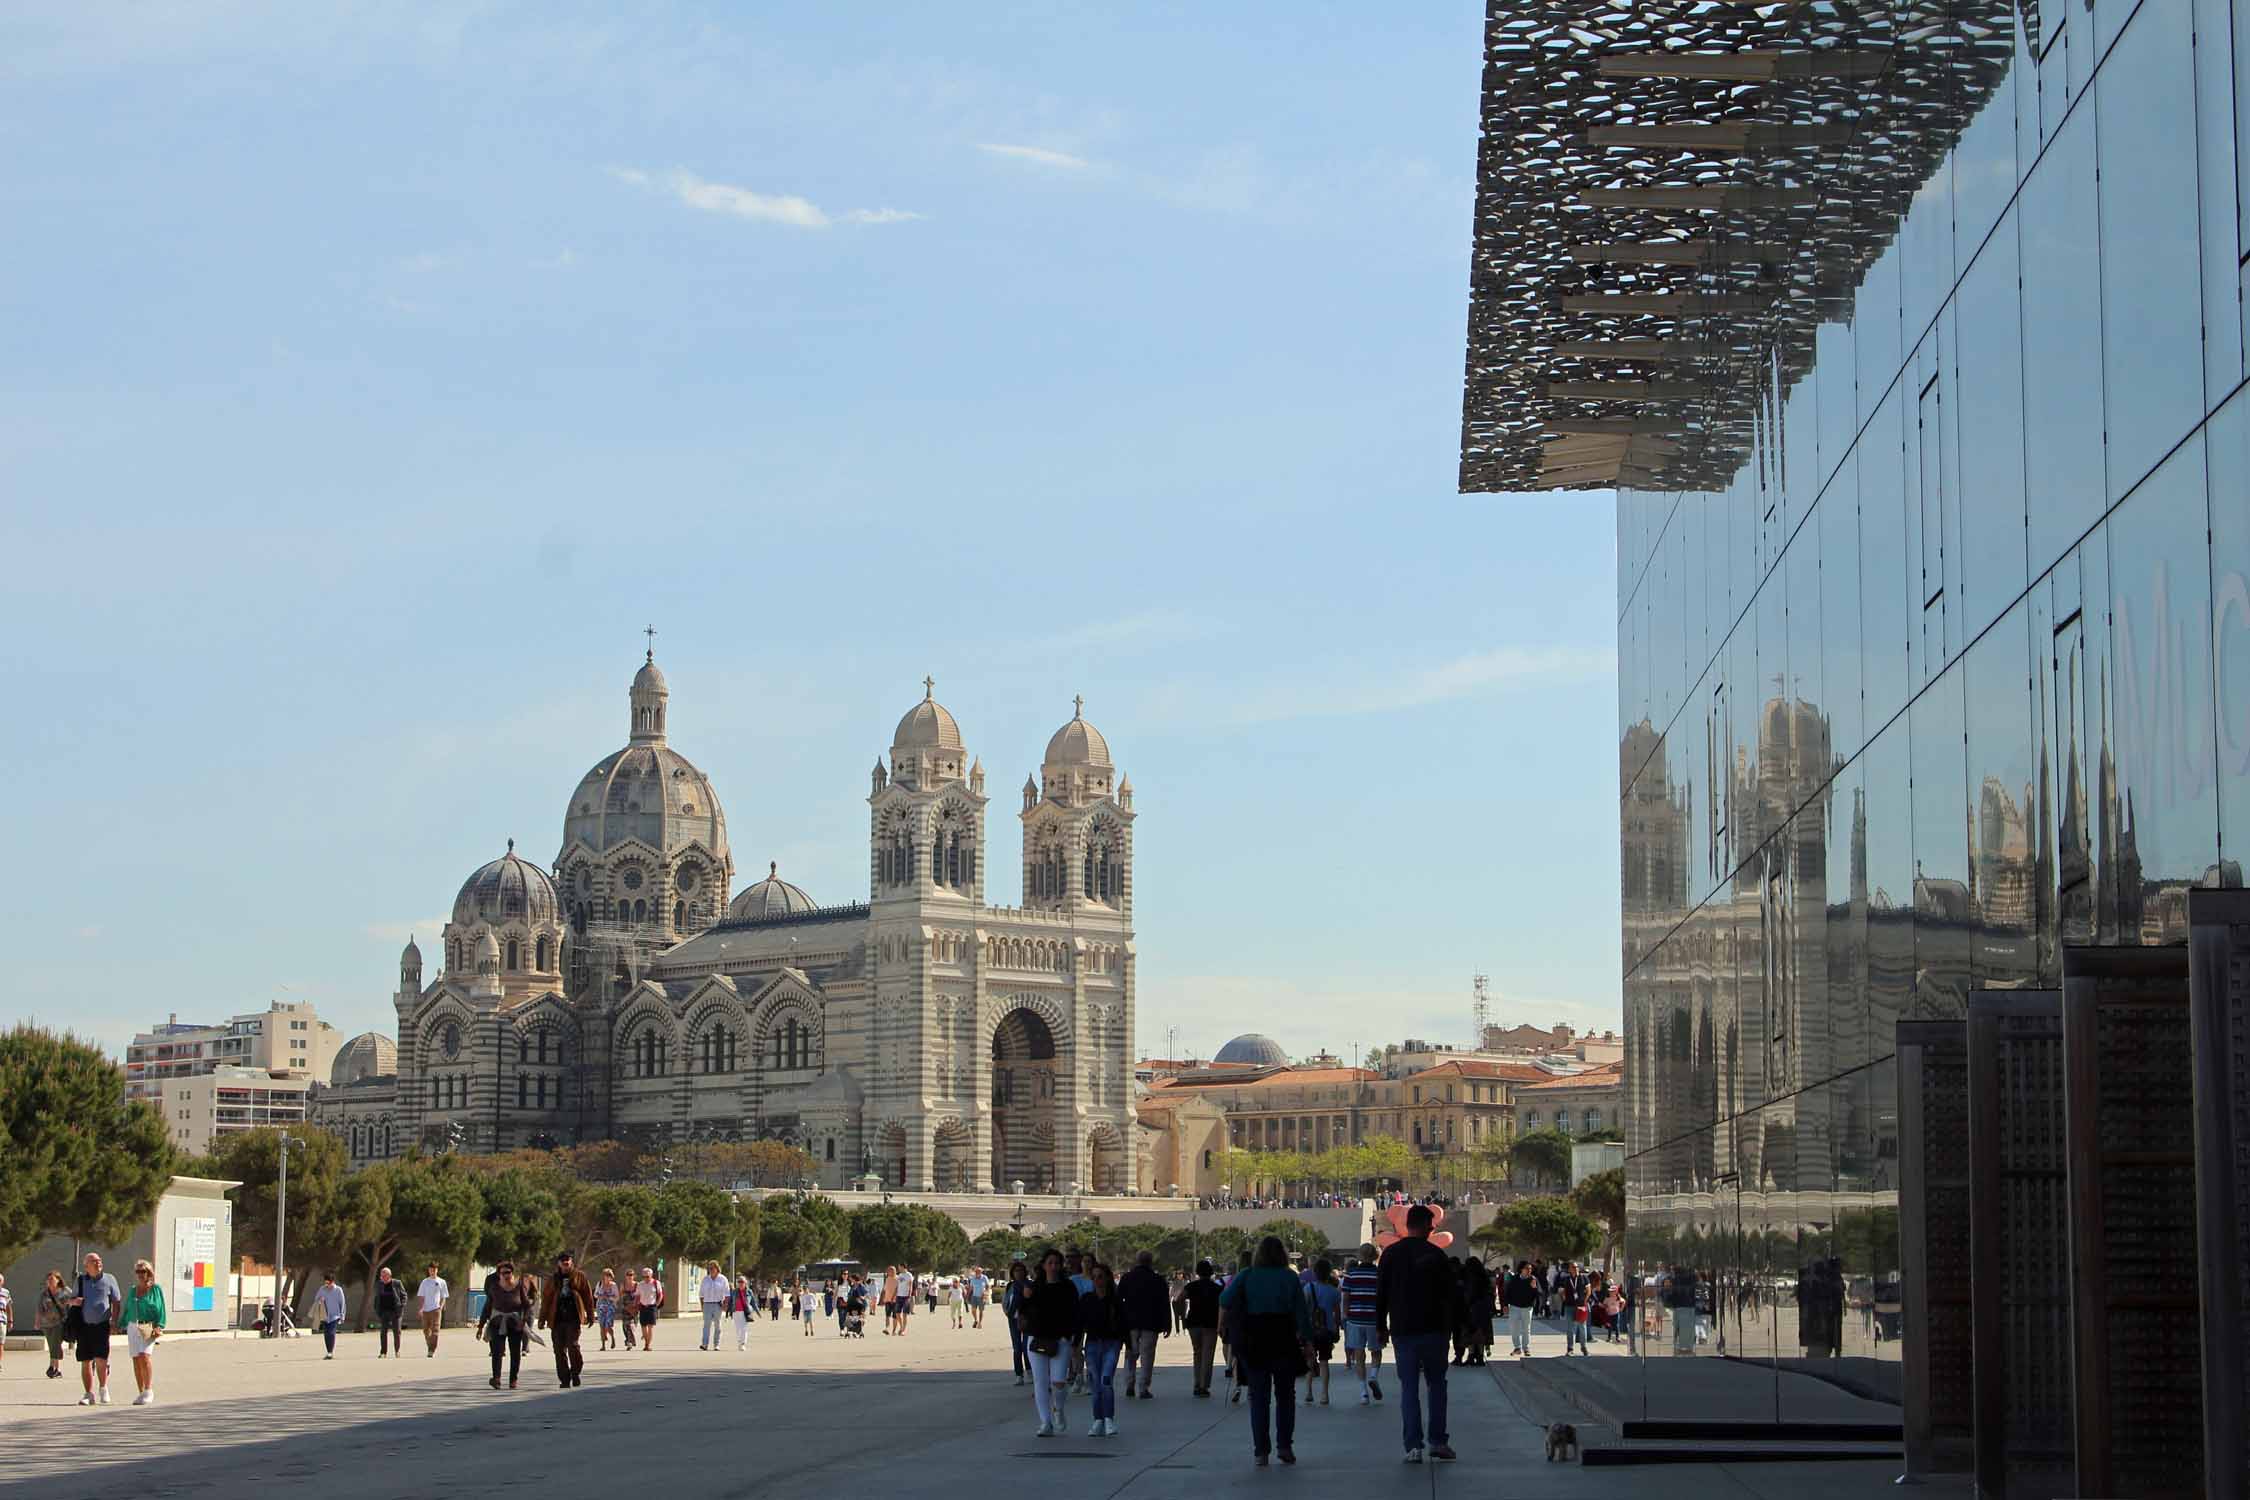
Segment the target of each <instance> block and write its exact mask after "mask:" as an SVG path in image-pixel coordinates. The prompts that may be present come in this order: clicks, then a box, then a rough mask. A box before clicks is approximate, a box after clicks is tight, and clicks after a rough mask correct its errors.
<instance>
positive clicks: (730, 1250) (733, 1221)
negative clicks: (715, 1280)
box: [727, 1193, 742, 1288]
mask: <svg viewBox="0 0 2250 1500" xmlns="http://www.w3.org/2000/svg"><path fill="white" fill-rule="evenodd" d="M727 1203H728V1205H729V1206H730V1207H732V1208H733V1209H734V1210H735V1212H736V1217H734V1218H730V1219H728V1220H727V1285H728V1286H729V1287H730V1288H731V1287H732V1286H733V1285H734V1236H735V1226H736V1225H737V1224H739V1223H740V1222H741V1219H740V1214H741V1210H742V1195H741V1194H740V1193H729V1194H727Z"/></svg>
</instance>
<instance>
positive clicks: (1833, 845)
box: [1807, 765, 1889, 1072]
mask: <svg viewBox="0 0 2250 1500" xmlns="http://www.w3.org/2000/svg"><path fill="white" fill-rule="evenodd" d="M1861 775H1862V768H1861V767H1860V766H1858V765H1853V766H1851V767H1848V768H1847V769H1846V770H1845V771H1844V772H1843V773H1842V774H1841V775H1839V776H1838V777H1837V778H1836V779H1835V780H1834V781H1832V782H1830V783H1829V784H1828V790H1827V791H1826V792H1825V793H1824V794H1823V795H1822V797H1821V799H1820V809H1821V816H1822V817H1823V818H1824V819H1825V820H1826V824H1827V832H1826V835H1825V838H1826V842H1825V845H1824V851H1823V852H1824V853H1825V854H1826V856H1827V859H1828V882H1827V890H1826V892H1825V893H1824V894H1825V897H1826V903H1827V904H1826V909H1825V911H1824V913H1823V916H1822V922H1821V937H1822V942H1823V945H1824V948H1825V952H1824V954H1823V961H1824V962H1825V964H1826V967H1827V984H1826V988H1825V990H1824V992H1823V996H1822V1006H1823V1008H1824V1009H1825V1011H1826V1013H1827V1014H1826V1017H1825V1020H1826V1023H1827V1026H1828V1055H1829V1057H1830V1059H1831V1061H1833V1063H1834V1064H1835V1068H1834V1071H1839V1072H1840V1071H1842V1070H1844V1069H1846V1068H1855V1067H1857V1066H1859V1065H1860V1064H1861V1063H1863V1062H1865V1061H1867V1059H1868V1058H1869V1057H1870V1056H1872V1055H1874V1054H1875V1053H1876V1052H1878V1051H1888V1050H1889V1046H1888V1044H1887V1043H1886V1044H1885V1045H1883V1046H1882V1047H1880V1048H1878V1047H1876V1045H1875V1043H1874V1040H1873V1039H1872V1038H1870V1037H1869V1036H1868V1034H1867V794H1866V790H1865V787H1864V784H1863V782H1862V780H1861ZM1811 1025H1812V1023H1811V1022H1808V1023H1807V1029H1808V1030H1809V1029H1810V1027H1811ZM1808 1046H1809V1043H1808Z"/></svg>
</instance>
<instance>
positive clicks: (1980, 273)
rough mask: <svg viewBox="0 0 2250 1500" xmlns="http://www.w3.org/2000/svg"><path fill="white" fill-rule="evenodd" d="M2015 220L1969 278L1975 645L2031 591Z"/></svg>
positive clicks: (1964, 460) (1962, 305)
mask: <svg viewBox="0 0 2250 1500" xmlns="http://www.w3.org/2000/svg"><path fill="white" fill-rule="evenodd" d="M2016 270H2017V259H2016V219H2015V215H2014V214H2012V213H2011V214H2010V215H2009V216H2008V217H2007V218H2006V219H2005V220H2004V221H2002V223H2001V225H2000V228H1999V230H1998V231H1997V232H1996V233H1995V234H1994V235H1993V236H1992V238H1991V239H1990V240H1989V241H1987V242H1986V244H1985V247H1984V253H1983V254H1981V255H1979V256H1978V257H1977V259H1976V263H1975V264H1974V265H1972V266H1970V267H1969V274H1968V275H1967V276H1965V277H1963V278H1962V280H1961V295H1960V296H1959V297H1958V298H1957V299H1955V302H1954V310H1955V312H1956V314H1957V326H1958V328H1959V330H1960V337H1959V345H1958V352H1959V360H1960V370H1961V378H1960V381H1959V383H1958V386H1957V389H1958V391H1959V399H1960V408H1961V410H1960V430H1961V433H1962V435H1963V441H1962V444H1961V546H1962V552H1963V557H1962V562H1961V590H1962V594H1963V600H1962V610H1961V618H1962V625H1963V630H1964V633H1965V634H1967V635H1968V636H1970V637H1971V638H1974V637H1975V635H1976V634H1977V632H1978V631H1980V630H1982V629H1984V627H1985V626H1986V625H1987V624H1988V623H1990V622H1991V621H1992V620H1993V619H1995V618H1996V617H1998V615H1999V613H2000V611H2001V610H2003V609H2006V608H2007V607H2008V605H2009V603H2010V602H2012V601H2013V600H2014V599H2015V597H2016V596H2017V595H2018V594H2021V593H2022V592H2023V589H2024V583H2025V580H2026V578H2027V577H2028V576H2029V575H2028V574H2027V573H2026V571H2025V562H2024V483H2023V343H2022V338H2023V334H2022V329H2021V328H2020V327H2019V326H2018V309H2019V307H2020V305H2021V304H2020V301H2019V298H2018V294H2017V290H2016Z"/></svg>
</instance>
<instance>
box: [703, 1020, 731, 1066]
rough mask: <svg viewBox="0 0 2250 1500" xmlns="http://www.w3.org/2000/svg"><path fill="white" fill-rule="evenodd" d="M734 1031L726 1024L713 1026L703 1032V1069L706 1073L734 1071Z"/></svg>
mask: <svg viewBox="0 0 2250 1500" xmlns="http://www.w3.org/2000/svg"><path fill="white" fill-rule="evenodd" d="M734 1046H735V1041H734V1033H733V1032H731V1031H729V1030H727V1029H726V1028H725V1027H724V1026H713V1027H711V1028H710V1029H709V1030H707V1031H705V1032H704V1033H703V1049H702V1050H703V1071H704V1072H706V1073H732V1072H733V1071H734V1065H735V1051H734Z"/></svg>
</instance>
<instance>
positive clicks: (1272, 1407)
mask: <svg viewBox="0 0 2250 1500" xmlns="http://www.w3.org/2000/svg"><path fill="white" fill-rule="evenodd" d="M1440 1337H1443V1335H1440ZM1438 1364H1439V1365H1440V1366H1441V1367H1442V1366H1443V1365H1444V1364H1445V1356H1444V1355H1443V1354H1442V1353H1441V1354H1439V1355H1438ZM1242 1372H1243V1374H1244V1375H1246V1376H1248V1377H1249V1381H1250V1451H1251V1452H1252V1453H1253V1454H1255V1455H1256V1456H1257V1457H1259V1458H1264V1457H1265V1456H1266V1455H1267V1454H1268V1453H1270V1452H1272V1451H1273V1450H1272V1447H1271V1446H1270V1445H1269V1444H1268V1443H1267V1441H1266V1433H1267V1428H1268V1424H1269V1423H1270V1424H1271V1425H1272V1427H1273V1428H1274V1432H1273V1437H1274V1439H1275V1440H1276V1441H1277V1442H1279V1443H1280V1445H1281V1446H1282V1447H1283V1448H1285V1449H1287V1448H1294V1447H1296V1446H1297V1443H1296V1438H1297V1384H1296V1382H1295V1381H1293V1380H1291V1379H1290V1378H1289V1377H1288V1376H1287V1375H1284V1374H1283V1373H1282V1372H1281V1371H1279V1370H1276V1369H1275V1368H1274V1367H1273V1366H1271V1365H1254V1364H1251V1363H1250V1362H1249V1361H1247V1360H1245V1361H1244V1362H1243V1366H1242Z"/></svg>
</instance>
